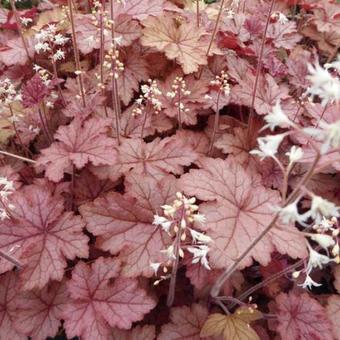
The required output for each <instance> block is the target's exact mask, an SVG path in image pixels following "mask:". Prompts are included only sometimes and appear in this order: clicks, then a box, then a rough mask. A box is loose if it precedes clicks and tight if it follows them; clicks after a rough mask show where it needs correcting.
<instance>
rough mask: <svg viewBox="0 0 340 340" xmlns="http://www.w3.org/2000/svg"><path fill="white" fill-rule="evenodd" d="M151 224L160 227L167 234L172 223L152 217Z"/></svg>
mask: <svg viewBox="0 0 340 340" xmlns="http://www.w3.org/2000/svg"><path fill="white" fill-rule="evenodd" d="M152 224H155V225H160V226H161V227H162V229H163V230H164V231H165V232H167V233H168V232H169V230H170V227H171V224H172V221H169V220H168V219H167V218H166V217H163V216H158V215H154V217H153V222H152Z"/></svg>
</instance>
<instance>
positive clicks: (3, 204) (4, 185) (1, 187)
mask: <svg viewBox="0 0 340 340" xmlns="http://www.w3.org/2000/svg"><path fill="white" fill-rule="evenodd" d="M13 191H14V185H13V182H12V181H9V180H8V179H7V178H6V177H0V220H1V221H3V220H5V219H6V218H9V217H10V211H11V210H14V205H13V204H11V203H10V202H9V200H8V197H9V196H10V195H11V194H12V193H13Z"/></svg>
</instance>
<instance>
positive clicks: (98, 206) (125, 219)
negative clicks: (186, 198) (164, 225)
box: [79, 175, 176, 277]
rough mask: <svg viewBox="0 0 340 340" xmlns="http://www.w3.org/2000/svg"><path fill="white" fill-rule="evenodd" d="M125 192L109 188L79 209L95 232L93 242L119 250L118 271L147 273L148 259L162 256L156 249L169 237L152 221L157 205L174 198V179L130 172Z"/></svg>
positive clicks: (163, 244)
mask: <svg viewBox="0 0 340 340" xmlns="http://www.w3.org/2000/svg"><path fill="white" fill-rule="evenodd" d="M126 188H127V193H126V194H125V195H121V194H119V193H116V192H110V193H108V194H106V195H105V196H103V197H101V198H98V199H96V200H95V201H94V202H92V203H88V204H85V205H82V206H81V207H80V208H79V210H80V213H81V215H82V216H83V217H84V219H85V220H86V222H87V229H88V230H89V231H90V232H91V233H92V234H94V235H95V236H97V242H96V245H97V246H98V247H99V248H100V249H102V250H104V251H110V252H111V254H117V253H119V258H120V259H121V260H122V262H123V268H122V274H124V275H125V276H129V277H135V276H137V275H140V274H142V275H144V276H147V277H150V276H152V275H153V270H152V269H151V267H150V262H161V261H163V260H165V258H164V255H163V254H161V253H160V251H161V250H162V249H165V248H166V247H167V246H168V244H169V242H170V240H169V237H168V235H167V234H166V233H165V232H164V231H162V229H161V228H159V227H157V226H155V225H153V224H152V222H153V218H154V217H153V216H154V215H155V214H156V213H157V212H158V211H159V210H160V206H161V205H163V204H166V203H170V202H172V201H173V200H174V199H175V192H176V180H175V178H174V177H172V176H170V175H169V176H167V177H164V179H163V180H161V181H157V180H156V179H154V178H152V177H146V176H141V175H133V176H130V177H129V179H128V182H127V184H126Z"/></svg>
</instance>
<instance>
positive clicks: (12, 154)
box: [0, 150, 36, 164]
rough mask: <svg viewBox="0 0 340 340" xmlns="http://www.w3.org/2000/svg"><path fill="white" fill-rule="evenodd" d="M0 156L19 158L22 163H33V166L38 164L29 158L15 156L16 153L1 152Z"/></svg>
mask: <svg viewBox="0 0 340 340" xmlns="http://www.w3.org/2000/svg"><path fill="white" fill-rule="evenodd" d="M0 154H1V155H4V156H9V157H13V158H17V159H20V160H21V161H24V162H28V163H33V164H35V163H36V161H34V160H33V159H29V158H26V157H22V156H18V155H16V154H14V153H10V152H6V151H3V150H0Z"/></svg>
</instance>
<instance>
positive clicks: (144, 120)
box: [140, 102, 150, 139]
mask: <svg viewBox="0 0 340 340" xmlns="http://www.w3.org/2000/svg"><path fill="white" fill-rule="evenodd" d="M149 108H150V107H149V102H147V104H146V106H145V110H144V119H143V123H142V131H141V133H140V137H141V139H143V137H144V128H145V124H146V119H147V117H148V113H149Z"/></svg>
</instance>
